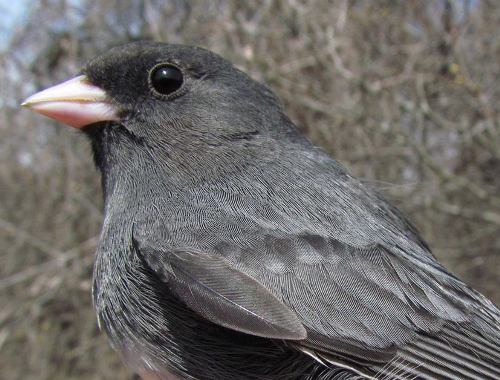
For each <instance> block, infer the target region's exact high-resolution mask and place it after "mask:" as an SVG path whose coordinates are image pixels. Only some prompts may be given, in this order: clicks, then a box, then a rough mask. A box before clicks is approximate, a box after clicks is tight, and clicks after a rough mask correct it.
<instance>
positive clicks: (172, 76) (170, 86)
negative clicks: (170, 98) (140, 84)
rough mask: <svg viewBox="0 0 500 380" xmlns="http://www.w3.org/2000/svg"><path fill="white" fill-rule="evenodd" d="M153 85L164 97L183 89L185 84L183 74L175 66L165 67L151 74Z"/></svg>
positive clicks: (156, 69)
mask: <svg viewBox="0 0 500 380" xmlns="http://www.w3.org/2000/svg"><path fill="white" fill-rule="evenodd" d="M150 75H151V77H150V79H151V85H152V86H153V88H154V89H155V90H156V91H157V92H158V93H160V94H162V95H169V94H172V93H173V92H175V91H177V90H178V89H179V88H181V86H182V83H183V78H182V72H181V71H180V70H179V69H178V68H177V67H175V66H172V65H164V66H159V67H156V68H155V69H153V71H152V72H151V74H150Z"/></svg>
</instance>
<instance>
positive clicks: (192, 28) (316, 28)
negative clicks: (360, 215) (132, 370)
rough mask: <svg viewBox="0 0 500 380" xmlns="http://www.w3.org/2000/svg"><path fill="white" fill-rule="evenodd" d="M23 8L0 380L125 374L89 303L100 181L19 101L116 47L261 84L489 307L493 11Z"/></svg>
mask: <svg viewBox="0 0 500 380" xmlns="http://www.w3.org/2000/svg"><path fill="white" fill-rule="evenodd" d="M28 4H29V6H28V9H29V12H28V14H27V15H26V17H25V18H24V21H23V23H22V24H20V25H17V26H16V31H15V33H14V34H13V37H12V39H11V40H10V42H9V45H8V46H7V47H6V48H5V49H4V50H3V51H1V52H0V54H1V55H0V62H1V65H2V67H1V73H0V81H1V83H2V85H1V97H0V106H1V107H2V113H1V115H0V118H1V119H0V120H1V123H0V157H1V165H0V186H1V192H0V197H1V198H0V199H1V201H0V244H1V246H2V247H3V252H2V254H1V256H0V257H1V265H0V304H1V305H2V307H1V308H0V378H2V379H11V380H16V379H23V380H27V379H40V380H43V379H53V380H57V379H122V378H123V379H126V378H130V376H131V374H129V373H128V372H127V370H126V369H125V368H124V367H123V366H122V365H121V363H120V362H119V360H118V358H117V357H116V355H115V354H114V353H113V352H112V351H111V349H110V348H109V347H108V344H107V342H106V339H105V338H104V337H103V336H102V334H100V333H99V331H98V329H97V327H96V322H95V317H94V312H93V310H92V306H91V301H90V288H91V272H92V261H93V250H94V248H95V244H96V240H97V236H98V234H99V228H100V223H101V191H100V186H99V178H98V175H97V173H96V170H95V169H94V168H93V165H92V162H91V158H90V152H89V147H88V145H87V142H86V141H85V139H84V138H83V137H82V136H80V135H79V134H78V133H77V132H75V131H74V130H70V129H68V128H65V127H62V126H60V125H57V124H56V123H53V122H50V121H49V120H47V119H44V118H42V117H40V116H37V115H34V114H32V113H30V112H27V111H23V110H20V109H19V106H18V105H19V103H20V101H21V100H22V99H23V98H24V97H26V96H27V95H29V94H31V93H33V92H34V91H35V90H38V89H41V88H43V87H45V86H47V85H49V84H53V83H56V82H58V81H61V80H63V79H66V78H69V77H70V76H73V75H75V74H76V73H77V72H78V70H79V67H81V66H82V65H83V64H84V63H85V61H86V60H87V59H89V58H90V57H92V56H94V55H95V54H97V53H98V52H102V51H105V50H106V49H107V48H108V47H110V46H112V45H118V44H121V43H123V42H125V41H129V40H137V39H156V40H161V41H167V42H176V43H186V44H195V45H201V46H204V47H207V48H209V49H212V50H214V51H216V52H218V53H219V54H221V55H223V56H225V57H226V58H228V59H230V60H232V61H233V62H235V63H236V64H237V65H238V66H239V67H241V68H243V69H244V70H246V71H247V72H249V73H250V74H251V75H252V76H253V77H254V78H256V79H258V80H263V81H266V82H267V83H268V84H269V85H271V87H272V88H274V90H275V91H276V92H277V93H278V94H279V96H280V97H281V98H282V99H283V101H284V104H285V106H286V109H287V110H288V113H289V114H290V115H291V117H292V118H293V119H294V120H295V121H296V122H297V123H298V124H299V125H300V126H301V127H302V128H303V130H304V132H305V133H307V134H308V135H309V136H310V137H311V139H312V140H314V141H315V142H316V143H317V144H319V145H321V146H323V147H324V148H325V149H327V150H328V151H330V152H332V154H334V155H335V157H336V158H337V159H339V160H340V161H342V162H343V163H344V164H345V165H346V166H348V167H349V169H350V171H351V172H353V173H355V174H356V175H358V176H360V177H362V178H364V179H365V180H366V181H367V182H369V183H370V184H371V185H373V186H376V187H378V188H379V189H381V190H382V191H383V192H384V193H385V194H386V196H387V197H389V198H391V199H392V201H393V202H395V203H396V204H397V205H399V207H400V208H402V209H403V210H404V211H405V212H406V213H407V214H408V215H409V217H410V219H411V220H413V221H414V222H415V223H416V225H417V226H418V228H419V229H420V231H421V232H422V234H423V236H424V237H425V239H426V240H427V241H428V242H429V243H430V244H431V246H432V247H433V249H434V252H435V254H436V255H437V256H438V257H439V259H440V260H441V261H442V262H444V263H445V265H447V266H448V267H450V268H451V269H452V270H453V271H454V272H455V273H457V274H458V275H460V276H461V277H462V278H463V279H464V280H466V281H467V282H468V283H470V284H471V285H472V286H474V287H476V288H477V289H479V290H480V291H482V292H483V293H484V294H486V295H487V296H489V297H490V298H492V299H493V300H494V301H496V302H497V303H498V302H499V301H500V290H499V288H500V275H499V268H500V113H499V112H500V110H499V107H500V96H499V91H500V75H499V74H500V70H499V69H500V67H499V66H500V38H499V35H498V25H499V24H500V3H498V2H494V1H481V0H474V1H466V0H463V1H459V0H457V1H451V0H450V1H445V0H435V1H427V2H421V1H416V0H414V1H389V0H387V1H377V2H372V1H354V0H353V1H347V0H346V1H319V0H318V1H314V0H306V1H298V0H277V1H271V0H267V1H258V2H236V1H229V0H219V1H210V2H208V1H198V0H195V1H188V0H170V1H162V0H149V1H139V0H125V1H118V0H110V1H107V2H94V1H88V0H80V1H70V0H44V1H41V2H35V1H32V2H28ZM117 69H119V68H117Z"/></svg>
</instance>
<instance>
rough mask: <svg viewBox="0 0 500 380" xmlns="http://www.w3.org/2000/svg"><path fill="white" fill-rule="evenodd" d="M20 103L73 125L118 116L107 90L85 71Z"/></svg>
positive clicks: (75, 126)
mask: <svg viewBox="0 0 500 380" xmlns="http://www.w3.org/2000/svg"><path fill="white" fill-rule="evenodd" d="M21 106H23V107H27V108H30V109H32V110H33V111H35V112H38V113H40V114H42V115H45V116H48V117H50V118H52V119H54V120H57V121H61V122H63V123H65V124H67V125H69V126H71V127H74V128H81V127H84V126H86V125H89V124H92V123H96V122H99V121H112V120H119V118H118V115H117V110H116V107H114V106H113V105H112V104H111V103H110V101H109V97H108V96H107V94H106V92H104V90H102V89H100V88H99V87H97V86H94V85H93V84H91V83H90V82H89V81H88V79H87V77H86V76H85V75H81V76H78V77H76V78H73V79H70V80H68V81H66V82H63V83H61V84H58V85H56V86H53V87H50V88H48V89H46V90H43V91H40V92H38V93H36V94H35V95H32V96H30V97H29V98H27V99H26V100H25V101H24V102H23V103H22V104H21Z"/></svg>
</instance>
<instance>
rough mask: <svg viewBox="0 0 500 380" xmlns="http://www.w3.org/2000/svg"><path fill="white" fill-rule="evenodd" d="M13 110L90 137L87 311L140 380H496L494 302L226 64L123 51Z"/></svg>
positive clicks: (160, 46) (198, 56)
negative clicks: (93, 207)
mask: <svg viewBox="0 0 500 380" xmlns="http://www.w3.org/2000/svg"><path fill="white" fill-rule="evenodd" d="M22 105H23V106H24V107H27V108H29V109H31V110H33V111H35V112H38V113H40V114H43V115H45V116H48V117H51V118H52V119H55V120H58V121H61V122H63V123H65V124H67V125H69V126H71V127H74V128H77V129H78V130H80V131H82V132H83V134H84V135H86V136H87V137H88V138H89V140H90V144H91V146H92V151H93V156H94V161H95V164H96V166H97V168H98V170H99V171H100V174H101V180H102V188H103V195H104V205H103V209H104V220H103V224H102V229H101V233H100V237H99V243H98V246H97V252H96V257H95V264H94V271H93V289H92V297H93V304H94V308H95V311H96V314H97V319H98V323H99V326H100V327H101V329H102V330H104V331H105V333H106V334H107V335H108V337H109V340H110V342H111V345H112V347H113V348H114V349H116V350H117V352H119V354H120V356H121V358H122V359H123V361H124V362H125V363H126V364H127V365H128V366H129V367H130V368H131V369H132V370H133V371H135V372H136V373H138V374H139V375H140V376H142V377H143V378H144V379H156V380H167V379H168V380H170V379H189V380H202V379H203V380H204V379H217V380H227V379H230V380H234V379H255V380H257V379H259V380H271V379H283V380H284V379H304V380H313V379H314V380H327V379H328V380H334V379H335V380H348V379H349V380H354V379H385V380H390V379H405V380H406V379H408V380H409V379H500V364H499V363H500V311H499V309H498V308H497V307H496V306H495V305H494V304H493V303H492V302H491V301H490V300H488V299H487V298H486V297H484V296H483V295H481V294H480V293H479V292H477V291H476V290H474V289H472V288H471V287H469V286H468V285H466V284H465V283H464V282H463V281H462V280H460V279H459V278H457V277H456V276H455V275H453V274H452V273H451V272H450V271H449V270H447V269H446V268H445V267H444V266H443V265H442V264H440V263H439V262H438V260H437V259H436V257H435V256H434V255H433V253H432V251H431V249H430V248H429V246H428V245H427V244H426V242H425V241H424V240H423V238H422V237H421V236H420V235H419V233H418V231H417V229H416V228H415V227H414V226H413V225H412V224H411V223H410V222H409V221H408V219H407V218H406V217H405V216H404V215H403V214H402V212H400V211H399V210H398V209H397V208H396V207H394V206H393V205H391V204H390V203H389V202H388V201H386V200H385V199H384V197H383V196H382V195H380V194H379V193H378V192H377V191H376V190H374V189H372V188H371V187H370V186H368V185H367V184H366V183H365V181H362V180H360V179H358V178H356V177H354V176H352V175H351V174H349V173H348V171H347V170H346V169H345V168H344V167H343V166H342V165H341V164H340V163H339V162H338V161H337V160H335V159H334V158H333V157H331V156H330V155H329V154H327V153H326V152H325V151H324V150H322V149H321V148H319V147H317V146H315V145H314V144H312V143H311V142H310V141H309V140H308V139H307V138H306V137H305V136H304V135H303V134H302V133H301V132H300V130H299V128H298V127H297V126H296V125H295V124H294V123H293V122H292V121H291V119H290V118H289V117H288V116H287V115H286V113H285V110H284V107H283V105H282V103H281V101H280V100H279V99H278V97H277V96H276V95H275V94H274V92H273V91H272V90H271V89H270V88H269V87H268V86H266V85H264V84H261V83H259V82H258V81H256V80H253V79H252V78H251V77H250V76H249V75H247V74H246V73H244V72H243V71H241V70H240V69H238V68H236V67H235V66H234V65H233V64H232V63H231V62H229V61H228V60H226V59H224V58H222V57H221V56H219V55H217V54H215V53H213V52H211V51H209V50H205V49H203V48H200V47H193V46H185V45H175V44H167V43H161V42H154V41H139V42H132V43H128V44H125V45H122V46H118V47H114V48H112V49H110V50H108V51H106V52H104V53H103V54H101V55H99V56H97V57H95V58H93V59H91V60H90V61H89V62H88V63H87V64H86V65H85V67H84V68H83V70H82V72H81V73H80V75H78V76H77V77H75V78H73V79H70V80H68V81H66V82H63V83H61V84H59V85H56V86H54V87H50V88H48V89H46V90H43V91H41V92H38V93H36V94H35V95H32V96H31V97H29V98H27V99H26V101H25V102H24V103H23V104H22Z"/></svg>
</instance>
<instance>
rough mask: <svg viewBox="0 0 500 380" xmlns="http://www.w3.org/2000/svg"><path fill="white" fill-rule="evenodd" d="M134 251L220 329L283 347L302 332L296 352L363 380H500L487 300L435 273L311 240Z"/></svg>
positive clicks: (385, 254)
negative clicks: (369, 378)
mask: <svg viewBox="0 0 500 380" xmlns="http://www.w3.org/2000/svg"><path fill="white" fill-rule="evenodd" d="M137 249H138V251H139V252H140V254H141V256H142V257H143V259H144V260H145V261H146V263H147V264H148V266H149V267H151V268H152V269H153V270H154V271H155V272H156V273H157V274H158V275H159V276H160V277H161V278H163V279H164V280H165V281H167V282H168V283H169V284H170V286H171V288H172V290H173V291H174V292H175V293H176V294H177V295H178V296H179V297H180V298H181V299H182V300H183V301H184V302H185V303H186V304H187V305H188V306H189V307H190V308H192V309H193V310H194V311H196V312H198V313H199V314H201V315H202V316H204V317H206V318H207V319H209V320H211V321H213V322H215V323H218V324H220V325H222V326H225V327H229V328H232V329H235V330H238V331H242V332H246V333H249V334H254V335H258V336H265V337H270V338H283V339H301V338H304V335H305V334H304V331H303V327H302V326H304V327H305V329H306V330H307V339H305V340H299V341H295V342H294V343H293V344H295V345H296V346H297V347H299V348H300V349H302V350H304V351H305V352H307V353H309V354H311V355H313V356H316V357H317V358H318V359H319V360H324V361H325V362H328V361H330V362H332V363H336V364H340V365H345V366H348V367H349V366H350V367H351V368H354V369H356V370H359V371H360V372H361V373H365V374H368V373H371V374H374V373H377V372H378V373H380V374H382V375H383V376H386V375H387V374H389V375H390V374H394V373H398V376H399V375H401V376H400V377H401V378H403V376H402V375H403V373H406V375H405V376H410V375H412V374H413V372H414V373H416V374H422V373H427V374H429V378H432V377H433V376H435V377H438V378H439V377H441V376H444V377H446V376H451V377H452V376H459V375H460V376H463V378H467V376H466V375H467V374H469V375H470V374H472V375H474V374H476V375H477V376H476V377H474V376H472V375H471V377H470V378H492V377H491V376H493V375H495V376H497V377H498V378H500V369H499V368H498V364H497V362H498V360H499V359H500V348H499V347H498V343H499V342H500V339H498V338H495V337H494V336H493V338H492V339H490V338H489V337H485V336H484V331H486V330H484V329H483V327H484V326H488V324H490V323H491V320H492V318H493V319H494V318H495V317H494V316H493V317H492V316H491V315H485V316H483V317H484V318H483V319H481V318H482V317H481V316H480V317H479V320H480V321H481V320H483V322H484V326H482V325H481V322H479V325H478V323H476V322H477V321H475V320H477V319H478V317H477V316H478V315H479V314H481V311H478V310H476V309H478V308H484V305H482V304H481V302H482V301H481V300H480V299H479V298H478V297H480V296H479V295H477V293H474V292H473V291H471V290H470V289H469V288H467V287H465V285H464V284H463V283H461V282H460V281H458V280H456V279H455V278H454V277H452V276H450V275H449V274H447V272H446V271H444V270H441V269H440V267H439V266H438V265H436V266H434V267H425V266H424V267H416V266H415V265H414V264H413V263H411V262H409V261H406V260H405V259H404V258H403V256H402V255H398V254H394V252H391V251H390V250H388V249H387V248H386V247H382V246H373V247H371V248H365V249H359V248H353V247H350V246H349V245H347V244H345V243H341V242H339V241H337V240H335V239H328V238H325V237H321V236H312V235H303V236H293V237H290V238H283V236H280V237H273V236H271V235H270V236H266V237H265V238H264V239H262V240H261V241H260V243H256V245H255V247H254V249H256V250H260V252H259V253H258V254H256V253H255V252H246V253H242V254H239V255H235V256H228V257H226V258H224V257H222V256H221V255H219V254H218V253H217V252H211V253H202V252H187V251H172V252H165V251H164V250H162V249H158V248H153V247H147V246H142V247H141V246H140V243H138V247H137ZM225 249H226V250H227V249H228V247H227V246H226V247H225ZM393 249H397V248H393ZM234 250H235V251H237V250H239V248H237V247H234ZM240 253H241V252H240ZM476 295H477V297H476ZM285 305H286V306H285ZM492 310H493V309H492ZM488 313H489V312H487V313H486V314H488ZM486 328H488V327H486ZM491 331H492V334H495V333H496V334H497V336H498V330H495V328H492V330H491ZM436 337H440V338H436ZM453 355H455V359H456V358H459V359H460V360H461V364H454V362H453V360H451V361H450V360H448V359H447V358H448V357H450V356H453ZM401 367H402V368H404V369H405V370H406V371H407V372H403V370H402V369H401ZM411 371H413V372H411ZM425 371H427V372H425ZM478 374H480V375H478ZM460 376H459V377H460ZM396 377H397V376H396ZM386 378H388V379H389V378H392V377H391V376H386Z"/></svg>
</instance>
